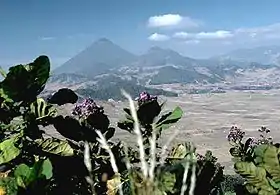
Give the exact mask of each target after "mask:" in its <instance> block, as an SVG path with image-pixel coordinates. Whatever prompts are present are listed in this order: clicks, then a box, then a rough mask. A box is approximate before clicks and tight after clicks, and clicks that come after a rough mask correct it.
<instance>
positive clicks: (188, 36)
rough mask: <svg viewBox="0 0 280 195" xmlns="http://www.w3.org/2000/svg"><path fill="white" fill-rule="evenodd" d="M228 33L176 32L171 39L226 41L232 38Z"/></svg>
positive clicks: (219, 31) (221, 31) (222, 31)
mask: <svg viewBox="0 0 280 195" xmlns="http://www.w3.org/2000/svg"><path fill="white" fill-rule="evenodd" d="M233 36H234V34H232V33H231V32H230V31H224V30H218V31H214V32H199V33H187V32H176V33H174V34H173V37H175V38H180V39H195V40H205V39H227V38H231V37H233Z"/></svg>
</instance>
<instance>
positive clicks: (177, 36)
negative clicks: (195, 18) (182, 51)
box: [173, 32, 193, 39]
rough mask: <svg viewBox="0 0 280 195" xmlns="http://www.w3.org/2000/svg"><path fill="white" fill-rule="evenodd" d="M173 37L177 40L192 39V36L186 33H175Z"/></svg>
mask: <svg viewBox="0 0 280 195" xmlns="http://www.w3.org/2000/svg"><path fill="white" fill-rule="evenodd" d="M173 37H175V38H179V39H188V38H192V37H193V34H191V33H187V32H176V33H174V35H173Z"/></svg>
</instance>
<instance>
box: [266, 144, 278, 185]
mask: <svg viewBox="0 0 280 195" xmlns="http://www.w3.org/2000/svg"><path fill="white" fill-rule="evenodd" d="M263 166H264V168H265V169H266V170H267V172H268V173H269V174H270V175H271V176H272V179H273V180H274V181H275V182H276V183H278V182H280V165H279V160H278V154H277V148H276V147H275V146H268V147H267V148H266V150H265V151H264V154H263Z"/></svg>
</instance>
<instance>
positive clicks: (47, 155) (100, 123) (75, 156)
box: [0, 56, 280, 195]
mask: <svg viewBox="0 0 280 195" xmlns="http://www.w3.org/2000/svg"><path fill="white" fill-rule="evenodd" d="M49 71H50V63H49V59H48V57H47V56H40V57H38V58H37V59H35V61H34V62H32V63H30V64H26V65H16V66H14V67H11V68H10V69H9V72H8V73H7V74H6V73H5V72H3V71H2V75H3V77H4V80H3V81H2V82H0V130H1V131H0V194H34V195H35V194H36V195H37V194H40V195H41V194H85V195H86V194H109V195H115V194H125V195H126V194H137V195H142V194H143V195H144V194H145V195H152V194H157V195H171V194H172V195H173V194H174V195H177V194H178V195H179V194H196V195H204V194H205V195H206V194H207V195H208V194H211V195H220V194H246V193H247V194H279V188H280V187H279V186H280V184H279V182H280V171H279V170H280V165H279V151H280V150H279V144H274V143H273V142H272V140H271V139H270V138H269V137H268V136H267V134H268V133H269V130H268V129H266V128H262V129H260V130H259V131H260V132H261V139H253V138H249V139H247V140H246V141H245V143H243V141H242V139H243V137H244V134H245V133H244V132H243V131H241V130H240V129H238V128H235V127H233V128H232V129H231V130H230V133H229V136H228V140H229V142H230V143H231V145H232V148H230V153H231V154H232V156H233V157H234V161H235V170H236V173H237V174H239V175H236V176H226V175H224V174H223V169H224V167H222V166H221V165H220V164H219V163H218V159H217V158H216V157H214V156H213V155H212V152H211V151H207V152H206V154H205V155H200V154H198V153H197V152H196V150H195V147H194V146H193V145H192V144H191V143H188V142H186V143H182V144H177V145H175V146H173V147H172V149H171V151H169V152H168V151H167V149H168V148H170V146H169V143H170V142H171V141H172V139H170V140H169V141H168V142H167V143H166V144H165V145H164V146H160V145H159V142H158V141H159V139H160V138H161V134H162V132H163V131H167V130H168V129H170V128H171V126H173V125H174V124H175V123H177V122H178V121H179V120H180V118H181V117H182V115H183V111H182V110H181V108H180V107H176V108H175V109H174V110H172V111H169V112H167V113H165V114H164V113H163V110H164V103H160V102H159V101H158V98H157V96H151V95H150V94H149V93H147V92H143V93H140V96H139V97H138V99H137V100H136V101H133V100H132V99H131V97H130V96H129V95H128V94H127V93H126V92H124V91H123V92H122V94H123V96H124V97H126V98H127V99H128V100H129V107H128V108H124V109H123V110H124V119H123V120H120V121H119V123H118V127H117V128H119V129H121V130H125V131H128V132H130V133H131V134H134V135H136V143H137V146H138V149H137V147H133V146H127V145H126V144H125V143H124V142H123V141H112V138H113V137H114V134H115V127H112V126H111V125H110V120H109V118H108V117H107V115H106V114H105V112H104V110H103V107H102V106H99V105H97V104H96V103H95V102H94V100H93V99H91V98H87V99H85V100H84V101H83V102H82V103H79V104H78V103H76V102H77V100H78V96H77V95H76V94H75V92H73V91H72V90H70V89H65V88H64V89H60V90H58V91H57V92H56V93H54V94H53V95H52V96H51V97H50V98H48V99H47V100H43V99H42V98H39V95H40V93H41V92H42V91H43V89H44V86H45V83H46V82H47V80H48V78H49ZM66 103H71V104H75V107H74V109H73V112H72V113H71V114H70V113H69V115H68V116H62V115H58V114H57V110H56V107H57V106H60V105H63V104H66ZM49 125H52V126H53V127H54V128H55V129H56V130H57V131H58V132H59V133H60V134H61V135H63V136H64V137H65V139H58V138H56V137H46V136H45V132H44V131H43V130H42V127H45V126H49ZM235 178H236V179H235ZM244 181H245V182H244Z"/></svg>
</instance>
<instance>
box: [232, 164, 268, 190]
mask: <svg viewBox="0 0 280 195" xmlns="http://www.w3.org/2000/svg"><path fill="white" fill-rule="evenodd" d="M234 168H235V171H236V172H237V173H238V174H240V175H241V176H242V177H244V178H245V179H246V181H247V183H248V184H250V185H253V186H255V187H257V188H258V189H262V190H265V191H273V188H272V187H271V186H270V184H269V181H268V180H267V178H266V171H265V169H264V168H262V167H257V166H255V165H254V163H252V162H237V163H235V164H234Z"/></svg>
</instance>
